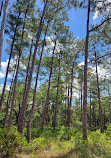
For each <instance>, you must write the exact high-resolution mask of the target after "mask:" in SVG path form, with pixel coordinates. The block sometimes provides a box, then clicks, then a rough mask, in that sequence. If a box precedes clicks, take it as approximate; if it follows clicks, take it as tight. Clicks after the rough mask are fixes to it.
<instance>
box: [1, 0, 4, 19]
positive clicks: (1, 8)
mask: <svg viewBox="0 0 111 158" xmlns="http://www.w3.org/2000/svg"><path fill="white" fill-rule="evenodd" d="M3 2H4V0H2V2H1V7H0V17H1V15H2V8H3Z"/></svg>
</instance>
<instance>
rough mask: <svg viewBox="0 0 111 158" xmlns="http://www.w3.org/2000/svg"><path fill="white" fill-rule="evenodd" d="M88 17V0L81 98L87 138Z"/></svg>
mask: <svg viewBox="0 0 111 158" xmlns="http://www.w3.org/2000/svg"><path fill="white" fill-rule="evenodd" d="M89 18H90V0H88V12H87V31H86V42H85V65H84V99H83V120H82V121H83V138H84V139H85V140H87V61H88V42H89Z"/></svg>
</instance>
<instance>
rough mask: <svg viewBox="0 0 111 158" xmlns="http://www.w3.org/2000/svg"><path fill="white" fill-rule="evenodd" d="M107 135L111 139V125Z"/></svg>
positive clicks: (108, 127)
mask: <svg viewBox="0 0 111 158" xmlns="http://www.w3.org/2000/svg"><path fill="white" fill-rule="evenodd" d="M105 133H106V135H107V136H109V137H110V139H111V124H110V125H108V126H107V130H106V132H105Z"/></svg>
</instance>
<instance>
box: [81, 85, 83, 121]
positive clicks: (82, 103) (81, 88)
mask: <svg viewBox="0 0 111 158" xmlns="http://www.w3.org/2000/svg"><path fill="white" fill-rule="evenodd" d="M82 112H83V103H82V83H81V121H82Z"/></svg>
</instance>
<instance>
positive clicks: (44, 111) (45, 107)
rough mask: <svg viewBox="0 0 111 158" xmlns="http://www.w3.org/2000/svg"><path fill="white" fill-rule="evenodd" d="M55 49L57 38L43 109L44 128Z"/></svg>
mask: <svg viewBox="0 0 111 158" xmlns="http://www.w3.org/2000/svg"><path fill="white" fill-rule="evenodd" d="M55 49H56V40H55V44H54V49H53V53H52V61H51V62H52V64H51V68H50V75H49V83H48V90H47V96H46V102H45V106H44V109H43V118H42V126H41V127H42V130H43V128H44V120H45V117H46V110H47V108H48V103H49V90H50V82H51V76H52V68H53V60H54V53H55Z"/></svg>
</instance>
